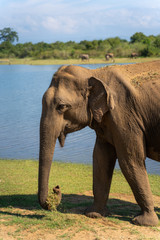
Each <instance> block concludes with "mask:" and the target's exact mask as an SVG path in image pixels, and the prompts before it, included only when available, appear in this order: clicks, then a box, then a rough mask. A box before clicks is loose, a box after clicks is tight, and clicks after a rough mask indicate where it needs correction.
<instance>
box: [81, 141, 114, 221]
mask: <svg viewBox="0 0 160 240" xmlns="http://www.w3.org/2000/svg"><path fill="white" fill-rule="evenodd" d="M115 162H116V153H115V150H114V148H113V147H112V146H111V145H110V144H108V143H104V142H102V141H101V140H100V139H98V138H97V139H96V144H95V147H94V152H93V195H94V202H93V205H92V206H91V207H89V208H88V209H87V210H86V212H85V214H86V216H88V217H91V218H98V217H102V216H104V215H105V214H106V202H107V200H108V195H109V191H110V186H111V180H112V175H113V170H114V166H115Z"/></svg>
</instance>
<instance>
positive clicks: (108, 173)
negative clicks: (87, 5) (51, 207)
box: [38, 61, 160, 226]
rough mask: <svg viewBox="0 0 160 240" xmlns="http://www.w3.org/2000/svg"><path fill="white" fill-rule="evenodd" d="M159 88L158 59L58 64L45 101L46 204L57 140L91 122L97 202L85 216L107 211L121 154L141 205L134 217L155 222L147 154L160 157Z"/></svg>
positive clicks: (42, 197) (42, 163)
mask: <svg viewBox="0 0 160 240" xmlns="http://www.w3.org/2000/svg"><path fill="white" fill-rule="evenodd" d="M151 72H152V76H151ZM155 73H156V74H155ZM141 75H142V78H141ZM144 76H146V77H144ZM159 93H160V61H155V62H150V63H136V64H129V65H122V66H118V65H114V66H108V67H103V68H99V69H92V70H91V69H87V68H84V67H80V66H73V65H69V66H62V67H60V68H59V69H58V71H57V72H56V73H55V74H54V75H53V78H52V80H51V83H50V86H49V88H48V89H47V90H46V92H45V93H44V95H43V100H42V115H41V120H40V151H39V180H38V198H39V203H40V205H41V206H42V208H44V209H48V206H47V202H46V200H47V196H48V180H49V173H50V168H51V163H52V160H53V154H54V148H55V143H56V140H57V139H58V140H59V143H60V146H61V147H63V146H64V143H65V138H66V136H67V134H69V133H72V132H75V131H78V130H81V129H83V128H84V127H86V126H89V127H90V128H91V129H94V130H95V132H96V142H95V146H94V150H93V196H94V202H93V204H92V205H91V206H90V207H89V208H88V209H87V210H86V211H85V214H86V216H88V217H92V218H97V217H102V216H105V215H106V204H107V200H108V198H109V192H110V186H111V181H112V175H113V170H114V167H115V163H116V160H117V159H118V162H119V165H120V168H121V171H122V173H123V175H124V176H125V178H126V180H127V182H128V183H129V185H130V187H131V190H132V192H133V194H134V197H135V199H136V201H137V203H138V205H139V206H140V208H141V213H140V214H139V215H137V216H135V217H134V218H133V219H132V222H133V223H134V224H137V225H145V226H155V225H157V224H158V217H157V215H156V213H155V211H154V203H153V197H152V193H151V189H150V184H149V180H148V175H147V171H146V167H145V159H146V157H149V158H151V159H153V160H156V161H160V94H159Z"/></svg>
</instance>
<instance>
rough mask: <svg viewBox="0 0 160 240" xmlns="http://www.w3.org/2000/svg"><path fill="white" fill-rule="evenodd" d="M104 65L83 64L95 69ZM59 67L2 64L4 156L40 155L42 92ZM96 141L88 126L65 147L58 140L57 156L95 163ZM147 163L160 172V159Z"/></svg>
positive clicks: (0, 143)
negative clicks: (94, 150)
mask: <svg viewBox="0 0 160 240" xmlns="http://www.w3.org/2000/svg"><path fill="white" fill-rule="evenodd" d="M104 65H107V64H95V65H93V64H92V65H90V64H88V65H83V66H84V67H86V68H90V69H94V68H98V67H103V66H104ZM59 67H60V66H59V65H50V66H32V65H31V66H29V65H0V158H4V159H38V155H39V122H40V116H41V102H42V96H43V93H44V92H45V91H46V89H47V88H48V86H49V84H50V82H51V79H52V76H53V74H54V72H56V71H57V69H58V68H59ZM94 142H95V133H94V131H93V130H91V129H90V128H88V127H87V128H85V129H83V130H81V131H78V132H75V133H72V134H70V135H68V136H67V138H66V142H65V146H64V148H60V147H59V143H58V141H57V143H56V148H55V154H54V159H55V160H58V161H63V162H76V163H85V164H91V163H92V151H93V147H94ZM146 166H147V171H148V172H149V173H154V174H160V163H159V162H156V161H151V160H150V159H147V160H146ZM116 167H117V168H118V164H117V165H116Z"/></svg>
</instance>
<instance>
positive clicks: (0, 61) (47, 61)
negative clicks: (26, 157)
mask: <svg viewBox="0 0 160 240" xmlns="http://www.w3.org/2000/svg"><path fill="white" fill-rule="evenodd" d="M159 59H160V58H151V57H149V58H137V59H131V58H115V63H132V62H133V63H137V62H147V61H154V60H159ZM101 63H104V64H105V63H106V64H107V63H112V61H106V60H105V59H100V58H90V60H89V61H81V60H80V59H66V60H64V59H44V60H34V59H32V58H22V59H17V58H9V59H0V65H2V64H11V65H18V64H20V65H21V64H25V65H65V64H67V65H68V64H101Z"/></svg>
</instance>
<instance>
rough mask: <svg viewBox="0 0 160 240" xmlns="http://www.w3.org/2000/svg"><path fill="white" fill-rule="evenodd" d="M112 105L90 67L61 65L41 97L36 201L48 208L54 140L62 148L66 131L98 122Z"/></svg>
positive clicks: (105, 87)
mask: <svg viewBox="0 0 160 240" xmlns="http://www.w3.org/2000/svg"><path fill="white" fill-rule="evenodd" d="M113 108H114V99H113V95H112V93H111V91H110V89H109V88H108V87H107V86H106V85H104V83H103V82H102V81H101V80H99V79H97V78H95V77H94V76H93V72H92V70H88V69H85V68H82V67H78V66H66V67H65V66H64V67H61V68H60V69H59V70H58V71H57V72H56V73H55V74H54V76H53V79H52V81H51V84H50V86H49V88H48V90H47V91H46V92H45V94H44V96H43V100H42V115H41V121H40V154H39V185H38V197H39V203H40V205H41V206H42V207H43V208H44V209H48V206H47V202H46V200H47V196H48V180H49V173H50V167H51V163H52V159H53V154H54V148H55V144H56V139H57V138H58V140H59V143H60V145H61V146H62V147H63V146H64V142H65V138H66V135H67V134H68V133H71V132H74V131H77V130H80V129H82V128H84V127H86V126H91V125H92V121H93V120H95V121H97V122H99V123H100V122H101V121H102V118H103V115H104V114H105V113H106V112H107V111H109V110H110V109H113Z"/></svg>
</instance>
